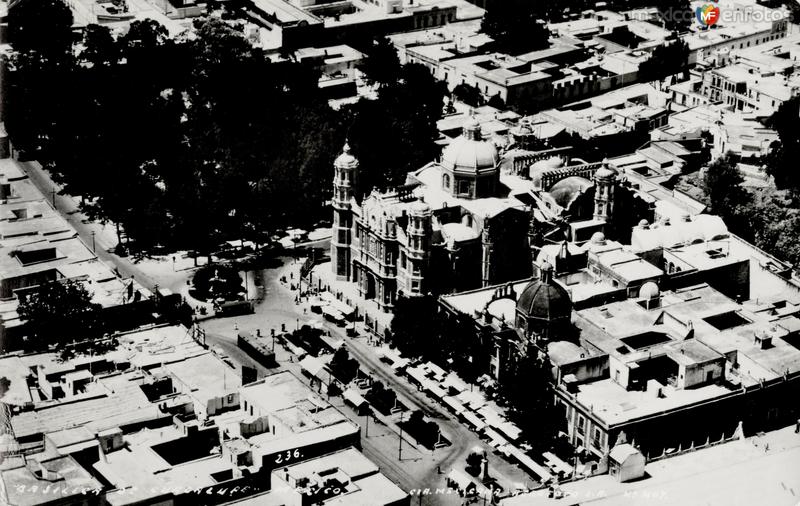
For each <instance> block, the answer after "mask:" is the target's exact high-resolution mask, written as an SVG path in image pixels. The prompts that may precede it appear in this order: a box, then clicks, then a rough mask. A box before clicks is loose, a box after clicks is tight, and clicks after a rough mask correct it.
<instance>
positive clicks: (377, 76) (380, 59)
mask: <svg viewBox="0 0 800 506" xmlns="http://www.w3.org/2000/svg"><path fill="white" fill-rule="evenodd" d="M365 54H366V57H365V58H364V61H363V62H362V63H361V64H360V65H359V66H358V68H359V70H361V72H363V73H364V77H365V79H366V80H367V81H368V82H370V83H374V84H377V85H378V86H386V85H390V84H393V83H396V82H397V81H398V79H400V68H401V66H400V58H399V57H398V56H397V49H395V47H394V45H392V42H391V41H390V40H389V39H387V38H386V37H380V38H377V39H375V40H374V41H372V44H370V45H369V46H368V47H367V48H366V51H365Z"/></svg>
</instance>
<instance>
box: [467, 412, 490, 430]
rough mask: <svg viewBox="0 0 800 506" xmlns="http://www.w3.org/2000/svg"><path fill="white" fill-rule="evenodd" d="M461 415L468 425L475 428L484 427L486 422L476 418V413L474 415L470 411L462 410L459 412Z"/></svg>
mask: <svg viewBox="0 0 800 506" xmlns="http://www.w3.org/2000/svg"><path fill="white" fill-rule="evenodd" d="M461 416H463V417H464V419H465V420H466V421H467V422H469V424H470V425H472V426H473V427H475V430H483V428H484V427H486V423H485V422H484V421H483V420H481V419H480V418H478V415H476V414H475V413H473V412H472V411H464V412H463V413H461Z"/></svg>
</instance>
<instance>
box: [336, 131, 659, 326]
mask: <svg viewBox="0 0 800 506" xmlns="http://www.w3.org/2000/svg"><path fill="white" fill-rule="evenodd" d="M548 155H558V153H556V152H554V151H552V150H550V151H544V152H538V153H537V152H528V151H525V150H522V151H519V150H516V151H514V152H513V154H512V155H510V156H513V157H514V161H513V162H511V163H506V164H501V154H500V151H499V150H498V149H497V148H496V147H495V145H494V144H493V143H492V142H491V141H488V140H486V139H484V137H483V134H482V130H481V127H480V125H479V124H478V123H477V121H474V120H471V121H468V122H467V123H466V124H465V125H464V127H463V132H462V135H461V136H460V137H458V138H456V139H454V140H453V141H452V142H451V143H450V144H449V145H447V147H446V148H445V149H444V150H443V152H442V156H441V159H440V160H439V161H437V162H432V163H430V164H428V165H426V166H425V167H423V168H422V169H419V170H417V171H415V172H412V173H410V174H409V175H408V177H407V181H406V185H405V186H403V187H400V188H397V189H393V190H389V191H385V192H379V191H373V192H372V193H371V194H369V195H368V196H366V197H365V198H361V197H359V196H358V195H357V188H358V183H357V182H358V160H357V159H356V158H355V156H354V155H353V154H352V153H351V152H350V149H349V147H347V146H345V149H344V152H343V153H342V154H341V155H340V156H339V157H338V158H337V159H336V161H335V163H334V169H335V176H334V197H333V201H332V204H333V211H334V220H333V229H334V232H333V239H332V241H331V266H332V270H333V274H334V275H335V277H336V280H338V282H351V283H355V285H356V286H357V287H358V293H359V296H360V297H362V298H364V299H366V300H374V301H375V302H376V303H377V306H378V308H379V309H381V310H383V311H389V310H391V309H392V307H393V305H394V302H395V300H396V298H397V297H398V296H399V295H400V294H403V295H406V296H416V295H422V294H426V293H446V292H452V291H463V290H469V289H473V288H476V287H480V286H484V287H485V286H489V285H493V284H497V283H501V282H506V281H511V280H514V279H519V275H520V270H521V269H523V270H525V269H527V268H530V267H529V266H530V265H531V249H530V243H531V241H533V244H534V246H535V247H536V248H538V247H540V246H542V245H543V244H545V243H546V242H548V241H551V242H552V241H554V240H555V241H559V240H562V239H565V238H571V240H575V241H581V242H583V241H586V240H588V239H589V238H590V236H591V235H592V234H593V233H594V232H598V231H604V232H605V233H608V234H610V235H611V236H613V235H614V234H615V233H616V232H617V231H618V230H623V231H624V230H630V227H631V226H632V225H633V224H635V223H636V222H638V220H639V219H641V218H650V217H651V215H652V212H651V211H650V210H649V207H650V204H649V203H648V202H646V201H644V200H642V199H640V198H638V197H637V192H636V191H634V189H633V188H632V187H631V186H629V185H627V183H625V181H624V180H623V179H624V178H620V177H618V173H617V171H616V170H614V169H612V168H609V167H608V166H607V165H608V164H607V163H603V162H597V163H585V162H582V161H576V162H572V164H569V159H568V157H567V156H566V155H564V154H563V153H562V154H561V156H552V157H551V158H550V159H545V157H546V156H548ZM537 158H542V159H540V160H538V161H537ZM517 161H519V163H517ZM527 164H531V165H530V166H528V165H527ZM501 166H502V167H503V168H501ZM633 220H636V221H633ZM564 222H566V225H567V226H565V224H564ZM565 234H566V235H565ZM559 238H560V239H559ZM521 266H524V267H521Z"/></svg>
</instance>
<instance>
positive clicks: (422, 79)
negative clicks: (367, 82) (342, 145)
mask: <svg viewBox="0 0 800 506" xmlns="http://www.w3.org/2000/svg"><path fill="white" fill-rule="evenodd" d="M446 92H447V86H446V85H445V84H444V83H443V82H441V81H437V80H436V79H435V78H434V77H433V76H432V75H431V73H430V72H429V71H428V69H427V67H425V66H423V65H420V64H416V63H412V64H406V65H404V66H403V68H402V71H401V73H400V78H399V79H398V81H397V82H395V83H392V84H388V85H386V86H383V87H382V88H381V90H380V92H379V95H378V99H377V100H360V101H359V102H358V103H356V104H355V105H354V106H353V107H351V108H348V109H347V110H345V115H346V120H345V121H347V123H349V125H350V128H349V132H348V136H349V140H350V145H351V147H352V148H353V151H354V153H355V155H356V156H358V158H359V161H360V163H361V166H360V171H359V181H358V184H359V191H360V192H361V193H367V192H369V191H370V189H371V188H386V187H392V186H398V185H402V184H404V183H405V180H406V176H407V175H408V173H409V172H410V171H412V170H416V169H419V168H420V167H422V166H423V165H425V164H427V163H428V162H430V161H431V160H433V159H434V158H435V157H436V156H437V155H438V154H439V152H440V151H441V150H440V148H439V146H437V145H436V139H437V137H438V136H439V133H438V130H437V128H436V123H437V121H438V120H439V119H440V118H441V117H442V110H443V108H444V96H445V94H446Z"/></svg>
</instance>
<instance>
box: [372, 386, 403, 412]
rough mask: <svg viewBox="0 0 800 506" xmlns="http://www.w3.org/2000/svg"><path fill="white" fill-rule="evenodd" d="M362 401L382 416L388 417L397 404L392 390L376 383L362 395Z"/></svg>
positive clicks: (395, 395)
mask: <svg viewBox="0 0 800 506" xmlns="http://www.w3.org/2000/svg"><path fill="white" fill-rule="evenodd" d="M364 399H366V400H367V401H369V403H370V404H371V405H372V406H373V407H374V408H375V409H377V410H378V411H380V412H381V413H382V414H384V415H389V414H391V412H392V409H393V408H394V407H395V405H396V404H397V394H396V393H394V390H391V389H389V388H386V386H384V384H383V383H381V382H380V381H376V382H374V383H373V384H372V386H371V387H370V389H369V390H368V391H367V393H366V394H364Z"/></svg>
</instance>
